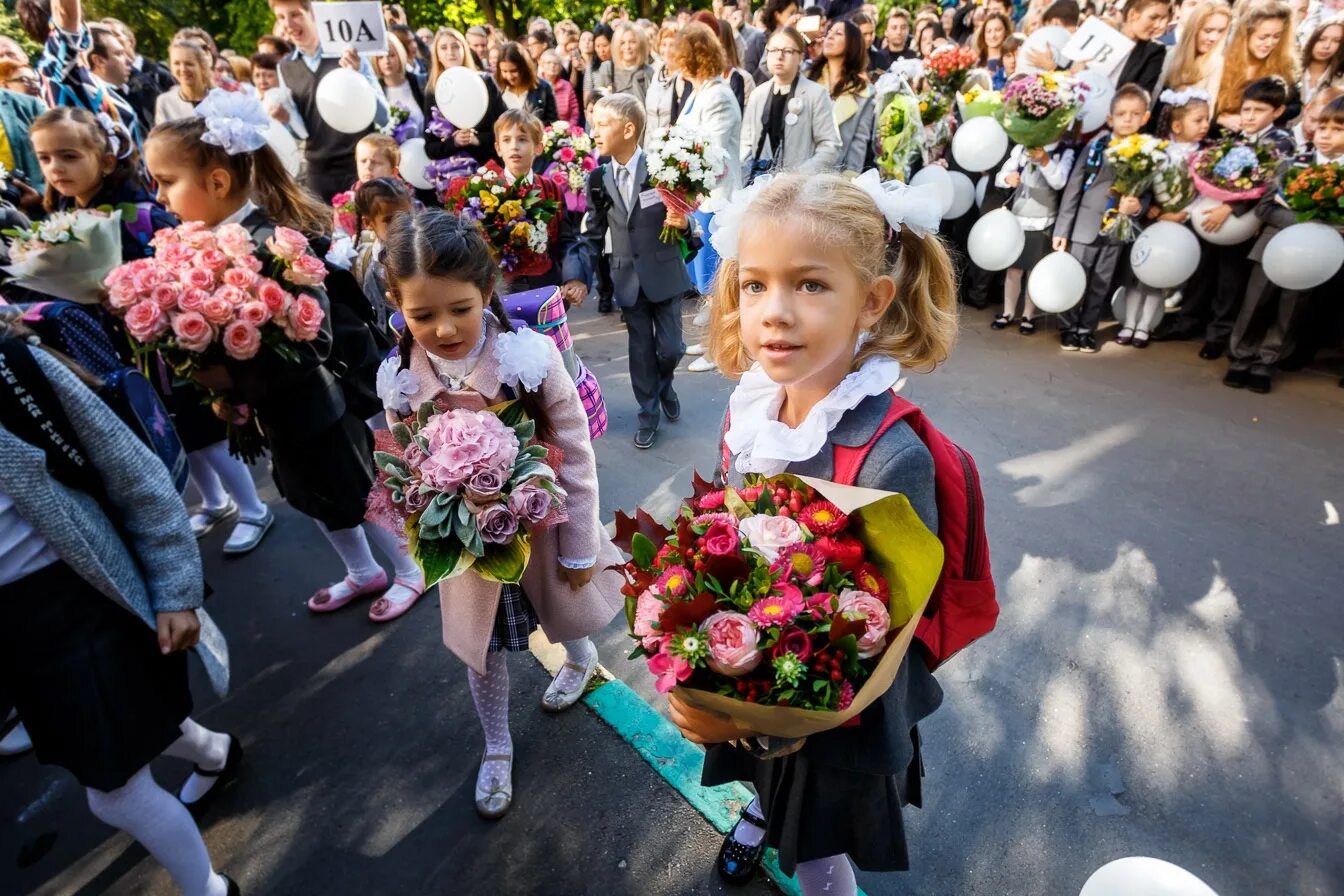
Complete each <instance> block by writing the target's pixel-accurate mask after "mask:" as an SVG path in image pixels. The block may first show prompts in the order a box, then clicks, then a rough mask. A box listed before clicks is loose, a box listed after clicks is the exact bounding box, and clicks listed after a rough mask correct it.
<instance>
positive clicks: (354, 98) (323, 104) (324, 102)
mask: <svg viewBox="0 0 1344 896" xmlns="http://www.w3.org/2000/svg"><path fill="white" fill-rule="evenodd" d="M317 114H318V115H321V116H322V120H323V121H325V122H326V123H327V124H329V125H330V126H331V127H333V128H335V129H336V130H338V131H340V132H342V133H344V134H358V133H359V132H360V131H363V130H365V129H367V128H368V126H369V125H371V124H373V118H374V116H375V115H377V114H378V98H377V97H376V96H375V95H374V93H373V85H372V84H370V83H369V82H368V81H366V80H365V79H364V76H363V75H361V74H360V73H359V72H357V71H354V70H353V69H348V68H338V69H333V70H332V71H330V72H327V74H326V75H325V76H324V77H323V78H322V80H321V81H319V82H317Z"/></svg>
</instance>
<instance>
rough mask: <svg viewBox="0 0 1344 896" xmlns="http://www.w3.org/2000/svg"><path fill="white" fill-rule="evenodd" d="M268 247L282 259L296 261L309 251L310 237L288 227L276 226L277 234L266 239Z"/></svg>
mask: <svg viewBox="0 0 1344 896" xmlns="http://www.w3.org/2000/svg"><path fill="white" fill-rule="evenodd" d="M266 248H267V249H270V250H271V254H272V255H274V256H275V257H276V258H279V259H280V260H281V261H288V262H291V263H293V262H295V261H297V260H298V258H299V256H300V255H302V254H303V253H305V252H307V251H308V238H307V237H305V236H304V235H303V234H301V233H299V232H298V231H297V230H291V229H290V228H288V227H277V228H275V234H274V235H273V236H272V237H271V238H270V239H268V240H267V241H266Z"/></svg>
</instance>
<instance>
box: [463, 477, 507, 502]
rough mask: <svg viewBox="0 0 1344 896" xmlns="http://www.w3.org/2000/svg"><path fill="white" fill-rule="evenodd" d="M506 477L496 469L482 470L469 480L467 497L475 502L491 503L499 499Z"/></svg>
mask: <svg viewBox="0 0 1344 896" xmlns="http://www.w3.org/2000/svg"><path fill="white" fill-rule="evenodd" d="M503 489H504V477H503V476H502V475H500V473H499V472H498V471H496V470H481V471H480V472H479V473H477V474H476V475H475V476H472V477H471V479H470V480H469V481H468V482H467V498H469V499H470V500H471V502H472V503H473V504H478V505H481V504H489V503H491V502H493V501H496V500H498V499H499V493H500V492H501V491H503Z"/></svg>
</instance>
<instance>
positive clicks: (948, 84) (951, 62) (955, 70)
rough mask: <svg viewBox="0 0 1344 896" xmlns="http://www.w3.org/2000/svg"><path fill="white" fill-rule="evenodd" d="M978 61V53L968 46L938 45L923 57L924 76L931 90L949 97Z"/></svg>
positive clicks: (958, 88)
mask: <svg viewBox="0 0 1344 896" xmlns="http://www.w3.org/2000/svg"><path fill="white" fill-rule="evenodd" d="M979 62H980V56H979V54H978V53H976V51H975V50H973V49H971V48H970V47H954V46H944V47H940V48H939V49H937V50H934V51H933V54H932V55H930V56H925V57H924V78H925V80H926V81H927V83H928V85H929V88H930V89H931V90H933V91H935V92H937V93H941V94H944V95H946V96H948V97H951V96H952V95H954V94H955V93H956V92H957V91H959V90H961V86H962V85H963V84H965V83H966V76H967V75H968V74H970V71H971V69H973V68H975V67H976V65H978V64H979Z"/></svg>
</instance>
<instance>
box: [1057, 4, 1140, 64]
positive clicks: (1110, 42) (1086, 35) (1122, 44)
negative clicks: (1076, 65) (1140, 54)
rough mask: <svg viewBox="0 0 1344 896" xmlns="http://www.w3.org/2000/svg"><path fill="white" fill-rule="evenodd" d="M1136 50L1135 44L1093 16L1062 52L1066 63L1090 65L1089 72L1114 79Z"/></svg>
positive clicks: (1074, 34)
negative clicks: (1096, 71) (1096, 72)
mask: <svg viewBox="0 0 1344 896" xmlns="http://www.w3.org/2000/svg"><path fill="white" fill-rule="evenodd" d="M1133 49H1134V41H1132V40H1130V39H1129V38H1127V37H1125V36H1124V35H1123V34H1121V33H1120V32H1119V31H1116V30H1115V29H1114V28H1112V27H1111V26H1110V25H1107V24H1106V23H1105V22H1103V21H1102V20H1101V19H1100V18H1099V17H1097V16H1093V17H1092V18H1090V19H1088V20H1087V21H1086V22H1084V23H1083V24H1082V25H1081V26H1080V27H1079V28H1078V30H1077V31H1075V32H1074V33H1073V38H1072V39H1070V40H1069V42H1068V43H1067V44H1065V45H1064V48H1063V49H1062V50H1061V51H1060V52H1061V53H1062V54H1063V55H1064V58H1065V59H1072V60H1073V61H1074V62H1086V63H1087V67H1088V68H1093V69H1097V70H1098V71H1102V72H1104V73H1106V74H1107V75H1114V74H1115V73H1116V72H1117V71H1119V70H1120V66H1122V65H1124V63H1125V59H1126V58H1127V57H1128V56H1129V54H1130V52H1131V51H1132V50H1133Z"/></svg>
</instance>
